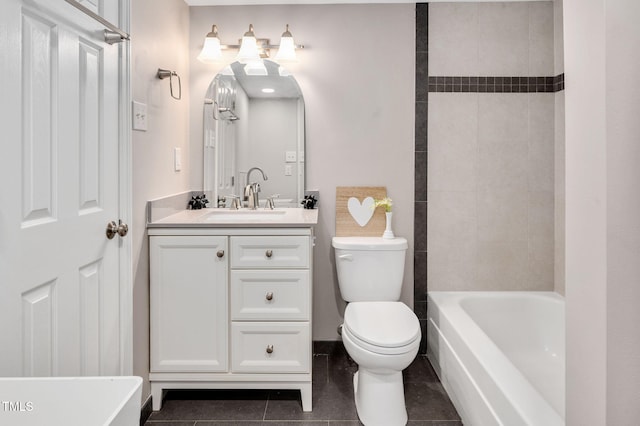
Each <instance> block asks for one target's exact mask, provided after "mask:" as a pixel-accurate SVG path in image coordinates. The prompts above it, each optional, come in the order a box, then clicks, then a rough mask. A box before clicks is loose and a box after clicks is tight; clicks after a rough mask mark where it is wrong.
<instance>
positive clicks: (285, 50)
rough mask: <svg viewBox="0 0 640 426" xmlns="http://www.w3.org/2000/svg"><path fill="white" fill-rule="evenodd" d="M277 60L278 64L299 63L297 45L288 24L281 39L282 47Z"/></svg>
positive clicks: (277, 54)
mask: <svg viewBox="0 0 640 426" xmlns="http://www.w3.org/2000/svg"><path fill="white" fill-rule="evenodd" d="M275 59H276V61H277V62H298V57H297V56H296V45H295V43H294V42H293V36H292V35H291V32H290V31H289V24H287V26H286V29H285V31H284V32H283V33H282V37H280V47H279V49H278V53H276V58H275Z"/></svg>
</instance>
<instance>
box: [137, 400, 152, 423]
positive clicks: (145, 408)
mask: <svg viewBox="0 0 640 426" xmlns="http://www.w3.org/2000/svg"><path fill="white" fill-rule="evenodd" d="M152 412H153V410H152V408H151V395H149V396H148V397H147V400H146V401H145V402H144V404H142V407H141V408H140V426H144V424H145V423H146V422H147V420H149V417H151V413H152Z"/></svg>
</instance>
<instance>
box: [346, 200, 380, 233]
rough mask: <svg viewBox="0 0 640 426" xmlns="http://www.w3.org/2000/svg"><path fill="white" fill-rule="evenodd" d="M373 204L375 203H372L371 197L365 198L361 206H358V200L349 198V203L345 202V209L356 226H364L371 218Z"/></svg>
mask: <svg viewBox="0 0 640 426" xmlns="http://www.w3.org/2000/svg"><path fill="white" fill-rule="evenodd" d="M374 204H375V201H373V198H371V197H367V198H365V199H364V200H363V201H362V204H360V200H358V199H357V198H356V197H351V198H349V201H347V208H348V209H349V213H351V216H353V218H354V219H355V221H356V222H357V223H358V225H360V226H365V225H366V224H367V223H369V221H370V220H371V217H372V216H373V206H374Z"/></svg>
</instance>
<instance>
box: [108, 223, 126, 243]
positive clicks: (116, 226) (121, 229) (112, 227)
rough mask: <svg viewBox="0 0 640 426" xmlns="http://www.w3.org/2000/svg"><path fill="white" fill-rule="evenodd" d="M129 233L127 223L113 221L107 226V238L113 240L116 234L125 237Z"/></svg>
mask: <svg viewBox="0 0 640 426" xmlns="http://www.w3.org/2000/svg"><path fill="white" fill-rule="evenodd" d="M128 232H129V226H128V225H127V224H126V223H122V221H121V220H119V221H118V223H116V222H115V221H113V220H112V221H111V222H109V223H108V224H107V230H106V235H107V238H108V239H110V240H112V239H113V237H115V236H116V234H118V235H120V236H121V237H124V236H125V235H127V233H128Z"/></svg>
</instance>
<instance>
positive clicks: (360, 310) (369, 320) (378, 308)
mask: <svg viewBox="0 0 640 426" xmlns="http://www.w3.org/2000/svg"><path fill="white" fill-rule="evenodd" d="M343 333H348V337H349V338H350V339H351V340H352V341H354V343H355V344H357V345H358V346H360V347H362V348H363V349H367V350H369V351H371V352H374V353H377V354H383V355H397V354H403V353H406V352H409V351H411V350H413V349H414V346H415V345H419V344H420V336H421V332H420V322H419V321H418V317H416V315H415V314H414V313H413V311H412V310H411V309H409V307H408V306H407V305H405V304H404V303H402V302H352V303H349V304H348V305H347V308H346V310H345V312H344V324H343Z"/></svg>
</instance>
